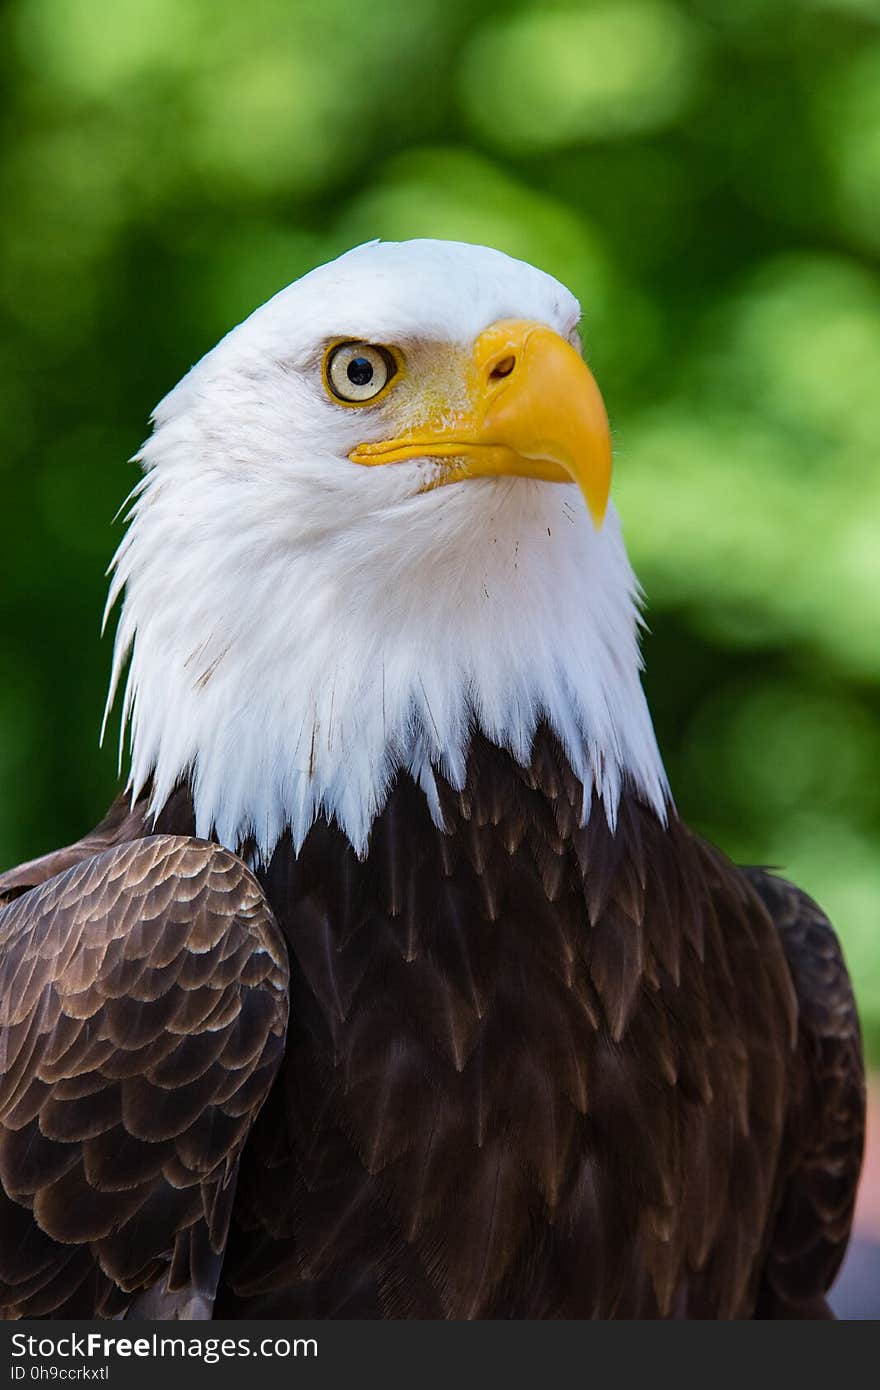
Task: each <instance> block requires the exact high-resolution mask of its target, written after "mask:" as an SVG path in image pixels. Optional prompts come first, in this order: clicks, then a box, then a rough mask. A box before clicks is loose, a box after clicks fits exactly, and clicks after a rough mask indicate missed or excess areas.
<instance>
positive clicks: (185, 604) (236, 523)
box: [108, 241, 668, 857]
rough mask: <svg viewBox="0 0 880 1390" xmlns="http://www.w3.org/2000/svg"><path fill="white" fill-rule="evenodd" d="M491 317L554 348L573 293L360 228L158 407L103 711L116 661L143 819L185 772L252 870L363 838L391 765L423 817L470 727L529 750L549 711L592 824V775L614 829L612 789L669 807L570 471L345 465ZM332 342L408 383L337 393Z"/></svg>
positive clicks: (630, 653) (211, 818)
mask: <svg viewBox="0 0 880 1390" xmlns="http://www.w3.org/2000/svg"><path fill="white" fill-rule="evenodd" d="M506 318H518V319H533V320H538V321H540V322H542V323H545V324H547V325H549V326H550V327H552V328H554V329H556V330H557V331H558V332H559V333H560V334H562V335H563V336H565V337H571V335H572V334H574V332H575V330H576V325H577V322H578V318H579V306H578V304H577V301H576V300H575V299H574V298H573V296H572V295H571V294H570V293H569V292H568V291H567V290H566V289H565V288H564V287H563V286H562V285H560V284H559V283H558V282H557V281H556V280H553V279H552V278H551V277H550V276H549V275H545V274H544V273H542V272H541V271H539V270H536V269H534V267H532V266H529V265H526V264H524V263H523V262H521V261H515V260H511V259H510V258H509V257H507V256H504V255H502V254H501V253H500V252H497V251H492V250H488V249H486V248H484V247H477V246H467V245H461V244H458V243H451V242H436V241H416V242H405V243H398V244H395V243H381V244H377V243H373V244H370V245H367V246H363V247H359V248H357V249H356V250H354V251H351V252H349V253H348V254H347V255H345V256H342V257H341V258H340V259H339V260H337V261H334V262H332V263H331V264H329V265H325V266H321V267H320V268H319V269H317V270H315V271H313V272H312V273H311V274H309V275H307V276H305V277H304V278H303V279H302V280H299V281H297V282H296V283H295V284H293V285H290V286H289V287H288V288H287V289H285V290H282V291H281V293H280V294H277V295H276V296H275V297H274V298H273V299H271V300H270V301H269V302H268V303H267V304H265V305H263V307H262V308H260V309H258V310H257V311H256V312H255V313H254V314H252V315H251V316H250V318H248V319H247V320H245V322H244V323H242V324H241V325H240V326H239V327H238V328H236V329H234V330H233V331H232V332H231V333H230V334H228V335H227V337H225V338H224V339H223V340H222V341H221V342H220V343H219V344H218V346H217V347H215V348H214V350H213V351H212V352H209V353H208V354H207V356H205V357H204V358H203V359H202V360H201V361H200V362H199V363H198V364H197V365H196V366H195V367H194V368H193V369H192V371H190V372H189V374H188V375H187V376H186V377H185V378H184V379H183V380H182V381H181V382H180V384H179V385H178V386H176V387H175V388H174V390H173V391H171V392H170V394H169V395H168V396H166V397H165V399H164V400H163V401H162V403H161V404H160V405H159V406H158V407H157V409H156V411H155V414H154V417H153V424H154V430H153V433H152V436H151V437H150V439H149V440H148V441H147V443H146V444H145V445H144V447H143V449H142V451H141V453H140V455H139V459H140V462H141V464H142V466H143V469H144V475H145V476H144V478H143V479H142V481H141V483H140V484H139V486H138V488H137V489H136V492H135V502H134V506H133V509H132V512H131V514H130V525H129V528H128V531H127V534H126V536H125V538H124V539H123V541H122V544H121V545H120V547H119V550H118V551H117V554H116V556H115V558H114V562H113V568H114V578H113V582H112V586H111V591H110V596H109V599H108V611H109V609H110V607H112V605H113V603H114V601H115V600H116V599H117V597H118V596H119V595H120V593H121V592H122V591H123V589H124V594H125V596H124V602H123V606H122V611H121V615H120V620H119V626H118V631H117V634H116V643H115V649H114V661H113V673H112V680H111V690H110V696H109V699H108V708H109V706H110V704H111V703H112V700H113V696H114V693H115V690H116V688H117V686H118V684H119V681H120V678H121V675H122V672H123V669H124V667H125V663H126V660H128V659H129V657H130V667H129V672H128V680H127V684H126V689H125V699H124V709H123V732H124V729H125V726H126V724H129V725H130V737H131V779H130V785H131V790H132V793H133V795H135V796H136V795H138V794H140V792H141V791H142V789H143V788H144V786H145V785H146V784H147V783H148V781H149V780H150V779H151V778H152V800H151V809H152V811H153V812H154V813H156V812H158V811H159V810H160V809H161V807H162V806H163V804H164V802H165V801H166V799H167V797H168V795H169V794H170V792H171V791H172V789H173V788H174V786H175V785H176V784H177V783H178V782H179V781H180V780H182V779H189V781H190V782H191V785H192V788H193V794H194V803H195V810H196V821H197V826H196V828H197V833H198V834H200V835H208V834H210V833H212V832H213V833H215V834H216V836H217V838H218V839H219V840H220V841H221V842H222V843H223V844H226V845H228V846H230V847H231V848H236V847H238V846H239V845H240V844H241V843H242V842H243V841H244V840H246V839H248V838H253V839H254V840H255V841H256V843H257V846H258V849H259V853H260V855H261V856H264V857H265V856H267V855H268V854H269V853H270V852H271V850H272V848H273V846H274V845H275V843H276V842H277V840H278V839H279V837H280V836H281V834H282V833H283V832H284V830H285V829H286V828H288V827H289V828H290V830H291V832H292V835H293V839H294V842H295V844H296V845H297V846H299V845H300V844H301V843H302V841H303V839H304V838H305V836H306V834H307V833H308V830H309V827H310V826H311V825H312V823H313V822H314V820H315V818H316V817H317V816H319V815H320V814H321V813H323V814H325V815H326V816H327V817H328V818H331V819H335V821H336V822H337V823H338V824H339V825H340V826H341V828H342V829H343V831H344V832H345V834H346V835H347V836H348V838H349V840H350V841H351V843H352V845H353V846H354V848H355V849H356V850H357V851H358V852H359V853H364V852H365V850H366V847H367V844H368V839H369V833H370V827H371V825H372V822H373V819H374V817H375V816H376V815H377V813H378V812H379V811H380V810H381V808H382V806H383V804H384V802H385V799H386V796H387V793H388V790H389V787H390V785H391V783H392V781H393V780H394V777H395V775H396V774H397V773H398V772H399V771H400V770H406V771H408V772H409V773H411V774H412V776H413V777H414V778H415V779H416V780H417V781H418V782H419V784H420V785H421V787H422V788H423V789H424V792H425V795H426V797H427V798H428V802H429V804H430V806H431V809H432V812H433V814H434V817H435V819H436V820H437V821H438V823H441V814H440V809H439V804H438V799H437V791H436V785H435V772H436V771H439V772H441V773H442V775H443V776H444V777H446V778H447V779H448V780H449V781H450V782H451V783H452V784H453V785H454V786H456V787H459V786H461V785H462V784H463V781H464V777H465V768H466V762H467V754H468V746H469V741H470V737H471V733H472V730H473V729H474V727H478V728H479V729H481V730H482V731H483V732H484V733H485V734H486V736H487V737H488V738H489V739H491V740H492V741H493V742H495V743H497V744H499V745H500V746H502V747H505V748H508V749H509V750H510V751H511V753H512V754H513V755H514V757H515V758H517V759H518V760H519V761H520V762H523V763H525V762H527V761H528V758H529V750H530V747H531V743H532V738H533V735H534V731H535V728H536V725H537V723H538V721H539V720H541V719H544V720H546V721H547V723H548V724H549V725H550V727H551V728H552V729H553V730H554V731H555V733H556V734H557V735H558V737H559V739H560V740H561V742H562V744H563V746H564V748H565V750H566V752H567V754H568V757H569V759H570V761H571V763H572V766H573V768H574V770H575V771H576V773H577V774H578V776H579V777H580V778H581V780H582V781H583V784H584V789H585V814H586V810H587V809H588V808H589V804H590V798H591V795H592V790H593V788H594V786H595V788H596V790H597V791H598V793H599V795H600V797H601V799H602V802H603V804H604V807H605V812H606V815H607V817H608V820H609V822H610V823H611V824H612V826H613V824H614V821H615V816H616V811H617V805H618V801H619V797H620V792H621V786H622V783H623V781H624V779H628V781H629V782H630V783H631V784H632V786H633V787H634V789H635V790H636V792H637V794H638V795H640V796H641V797H642V798H643V799H644V800H645V801H646V802H647V803H648V804H650V805H651V806H652V807H653V808H654V809H655V811H656V813H657V814H658V815H659V816H660V817H661V818H662V817H664V816H665V813H666V805H667V801H668V789H667V783H666V778H665V774H664V771H663V766H662V763H661V760H660V755H659V753H658V751H657V745H656V741H655V738H654V732H653V728H652V725H651V719H650V715H649V713H648V709H647V705H646V702H645V699H644V695H643V692H642V688H641V683H640V658H639V647H638V625H639V619H638V601H637V585H636V581H635V579H634V577H633V574H632V571H631V569H630V566H629V563H628V560H627V556H626V551H625V548H624V545H623V540H622V538H621V534H620V527H619V523H618V520H617V517H616V515H615V513H614V511H613V509H611V508H610V509H609V512H608V514H607V516H606V519H605V523H604V525H603V526H602V528H601V530H599V531H596V530H595V529H594V528H593V525H592V523H591V521H590V517H589V514H588V512H587V509H586V507H585V506H584V503H583V499H582V498H581V496H580V494H579V492H578V491H577V489H576V488H575V487H574V486H566V485H563V484H558V483H542V482H537V481H533V480H530V479H520V478H516V479H514V478H501V479H491V478H485V479H478V480H468V481H466V482H461V483H457V484H453V485H450V486H444V487H439V488H436V489H434V490H431V491H427V492H425V491H422V490H421V489H422V487H423V484H424V482H425V476H426V470H429V469H431V468H432V467H435V465H432V464H430V463H428V462H427V461H414V462H406V463H397V464H389V465H385V466H383V467H373V468H365V467H362V466H360V465H358V464H355V463H352V462H350V461H349V459H348V453H349V451H350V450H351V449H352V448H353V447H354V446H355V445H356V444H357V443H359V442H361V441H362V440H364V439H365V438H366V439H370V438H376V439H378V438H383V437H386V436H387V435H388V433H389V420H390V419H391V418H393V421H394V428H395V429H399V427H400V424H401V415H402V414H404V415H405V414H406V412H407V411H408V410H409V411H410V412H411V411H413V410H414V409H416V406H415V401H416V399H417V395H418V386H419V382H420V380H422V378H423V377H425V376H426V374H427V373H428V370H429V368H430V370H431V372H433V378H432V379H433V380H435V381H436V376H437V370H438V364H442V362H443V361H446V362H447V363H452V364H454V362H455V361H456V360H457V357H456V354H459V355H461V354H463V353H464V352H466V351H468V350H469V349H470V347H471V345H472V343H473V341H474V339H475V338H476V337H477V336H478V335H479V333H480V332H481V331H482V330H483V329H484V328H486V327H487V326H488V325H489V324H491V323H494V322H495V321H497V320H500V319H506ZM348 337H351V338H357V339H365V340H368V341H370V342H380V343H386V344H394V345H397V346H400V347H402V348H403V349H404V351H405V352H406V354H407V358H408V362H409V366H410V370H409V372H408V378H409V383H408V385H409V388H410V389H409V394H408V395H407V393H406V392H404V391H401V393H399V395H398V398H397V399H396V400H395V392H394V391H391V392H390V393H388V394H387V395H386V396H385V397H384V399H383V401H382V402H381V403H379V404H377V405H376V406H374V407H372V408H371V409H368V410H366V409H357V410H353V409H347V408H342V407H340V406H339V405H338V404H336V403H334V402H333V401H332V400H331V399H330V398H329V397H328V395H327V392H326V391H325V389H324V386H323V384H322V373H321V363H322V358H323V354H324V350H325V347H326V344H327V342H328V341H329V340H332V339H334V338H348ZM420 364H421V367H420ZM449 374H450V382H451V380H452V375H454V373H453V371H452V368H451V367H450V368H449ZM450 389H452V386H451V385H450Z"/></svg>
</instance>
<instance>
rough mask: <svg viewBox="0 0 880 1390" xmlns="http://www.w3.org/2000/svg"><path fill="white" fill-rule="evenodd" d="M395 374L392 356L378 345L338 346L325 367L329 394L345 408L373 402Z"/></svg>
mask: <svg viewBox="0 0 880 1390" xmlns="http://www.w3.org/2000/svg"><path fill="white" fill-rule="evenodd" d="M396 372H397V362H396V361H395V358H394V356H393V354H392V353H391V352H390V351H389V349H388V348H386V347H380V346H379V345H378V344H377V343H338V344H337V345H336V346H335V347H333V348H331V349H330V351H329V352H328V354H327V357H326V359H325V363H324V378H325V381H326V384H327V387H328V390H329V391H330V393H331V395H333V396H335V397H336V399H337V400H339V401H345V402H346V403H347V404H348V405H360V404H362V403H363V402H365V401H372V400H374V399H375V397H376V396H378V395H379V393H380V391H382V390H384V388H385V387H386V386H387V385H388V383H389V381H391V379H392V377H393V376H394V375H395V374H396Z"/></svg>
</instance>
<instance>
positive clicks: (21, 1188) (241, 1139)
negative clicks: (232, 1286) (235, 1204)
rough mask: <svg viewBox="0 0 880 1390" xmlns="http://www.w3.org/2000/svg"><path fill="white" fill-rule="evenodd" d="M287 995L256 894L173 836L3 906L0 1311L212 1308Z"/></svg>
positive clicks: (141, 842) (218, 862)
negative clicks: (146, 1301)
mask: <svg viewBox="0 0 880 1390" xmlns="http://www.w3.org/2000/svg"><path fill="white" fill-rule="evenodd" d="M287 984H288V966H287V955H286V948H285V946H284V943H283V940H282V938H281V935H280V932H279V930H278V927H277V925H276V923H275V920H274V917H273V916H272V913H271V911H270V909H269V907H268V904H267V902H266V899H265V897H264V895H263V893H262V890H261V889H260V887H259V884H258V883H257V882H256V880H255V879H254V878H253V876H252V875H251V874H250V872H249V871H248V869H247V868H246V867H245V865H244V864H243V863H242V862H241V860H240V859H238V858H236V856H234V855H233V854H230V853H229V852H228V851H226V850H224V849H222V848H220V847H218V846H217V845H214V844H209V843H206V842H204V841H199V840H196V839H193V838H190V837H188V836H175V835H156V836H151V837H149V838H142V839H136V840H132V841H129V842H127V843H123V844H121V845H117V846H115V847H113V848H111V849H107V850H104V851H103V852H100V853H98V854H93V855H91V856H90V857H86V858H83V859H81V860H80V862H78V863H77V862H74V863H73V864H72V865H71V866H70V867H69V868H66V869H64V870H63V871H62V872H61V873H57V874H56V875H55V876H54V877H51V878H49V879H47V880H46V881H44V882H42V883H40V884H38V885H37V886H35V887H32V888H30V889H29V890H27V891H24V892H22V893H21V894H20V895H19V896H17V897H13V899H12V901H10V902H8V903H7V905H6V906H5V907H0V1063H2V1075H0V1184H2V1192H0V1314H2V1316H3V1317H4V1318H16V1317H23V1316H24V1317H39V1316H47V1315H48V1316H56V1317H58V1316H78V1315H80V1316H95V1315H98V1316H112V1315H119V1314H120V1313H123V1312H124V1311H125V1310H126V1309H127V1308H128V1307H129V1306H130V1305H131V1303H132V1300H133V1298H134V1297H135V1296H136V1295H138V1294H139V1293H141V1291H144V1290H147V1289H150V1288H151V1287H153V1286H156V1285H159V1284H160V1282H161V1284H162V1287H163V1290H165V1291H167V1293H168V1294H169V1295H173V1294H174V1292H175V1291H178V1292H179V1291H181V1290H183V1291H185V1293H186V1297H185V1298H183V1299H181V1298H180V1297H178V1298H177V1299H176V1300H175V1299H174V1298H171V1299H170V1301H169V1305H168V1306H169V1307H170V1306H172V1305H174V1306H180V1305H181V1303H182V1304H183V1305H187V1304H188V1306H189V1307H190V1308H191V1309H192V1308H197V1307H201V1308H202V1309H205V1308H210V1304H211V1300H212V1299H213V1295H214V1290H215V1288H216V1281H217V1277H218V1274H219V1268H220V1262H221V1259H222V1252H223V1248H224V1245H225V1241H226V1235H227V1229H228V1222H229V1217H230V1212H231V1206H232V1201H233V1197H234V1192H235V1183H236V1177H237V1168H238V1160H239V1156H240V1154H241V1150H242V1148H243V1146H244V1143H245V1141H246V1138H247V1136H248V1134H249V1132H250V1129H251V1126H252V1124H253V1121H254V1119H255V1118H256V1115H257V1113H258V1111H259V1109H260V1107H261V1105H262V1103H263V1101H264V1100H265V1098H266V1095H267V1094H268V1091H269V1088H270V1086H271V1083H272V1081H273V1079H274V1077H275V1074H276V1072H277V1070H278V1067H279V1065H280V1061H281V1057H282V1053H283V1047H284V1038H285V1030H286V1023H287ZM189 1315H190V1316H192V1312H190V1314H189Z"/></svg>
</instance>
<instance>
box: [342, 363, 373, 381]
mask: <svg viewBox="0 0 880 1390" xmlns="http://www.w3.org/2000/svg"><path fill="white" fill-rule="evenodd" d="M348 379H349V381H350V382H351V384H352V386H368V385H369V383H370V382H371V381H372V380H373V364H372V362H370V361H369V360H368V358H366V357H353V358H352V359H351V361H350V362H349V364H348Z"/></svg>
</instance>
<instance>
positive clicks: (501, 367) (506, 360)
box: [489, 353, 516, 381]
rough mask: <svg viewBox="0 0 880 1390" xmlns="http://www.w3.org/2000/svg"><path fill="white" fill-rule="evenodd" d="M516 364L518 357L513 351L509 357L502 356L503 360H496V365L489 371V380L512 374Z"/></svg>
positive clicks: (498, 379) (496, 379)
mask: <svg viewBox="0 0 880 1390" xmlns="http://www.w3.org/2000/svg"><path fill="white" fill-rule="evenodd" d="M515 366H516V358H515V357H514V355H513V353H510V354H509V355H508V356H507V357H502V359H501V361H500V362H496V363H495V366H494V367H493V368H492V370H491V372H490V373H489V380H490V381H500V379H501V378H502V377H505V376H510V373H511V372H512V371H513V369H514V367H515Z"/></svg>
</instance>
